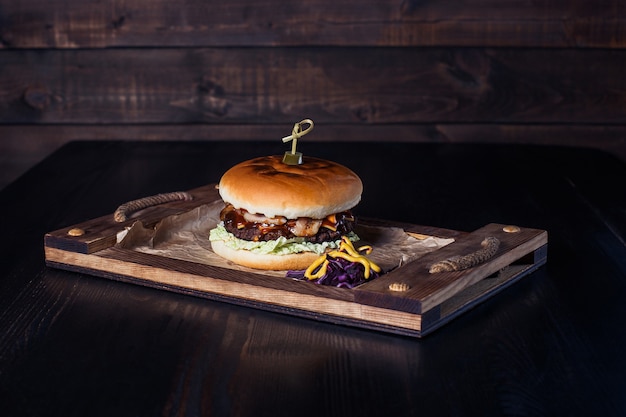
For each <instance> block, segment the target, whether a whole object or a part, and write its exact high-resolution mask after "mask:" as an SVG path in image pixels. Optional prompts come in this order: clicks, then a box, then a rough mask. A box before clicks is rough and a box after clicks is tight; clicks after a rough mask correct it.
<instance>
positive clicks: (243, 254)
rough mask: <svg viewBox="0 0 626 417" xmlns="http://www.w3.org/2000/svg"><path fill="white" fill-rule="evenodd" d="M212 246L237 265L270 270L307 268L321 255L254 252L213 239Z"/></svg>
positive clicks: (219, 253)
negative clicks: (230, 246)
mask: <svg viewBox="0 0 626 417" xmlns="http://www.w3.org/2000/svg"><path fill="white" fill-rule="evenodd" d="M211 247H212V248H213V252H215V253H216V254H217V255H219V256H221V257H222V258H225V259H228V260H229V261H231V262H233V263H235V264H237V265H242V266H246V267H248V268H254V269H264V270H270V271H283V270H302V269H306V268H308V267H309V265H311V264H312V263H313V262H314V261H315V260H316V259H317V258H319V257H320V255H319V254H317V253H315V252H300V253H290V254H287V255H273V254H261V253H254V252H250V251H248V250H238V249H232V248H229V247H228V246H226V245H225V244H224V242H223V241H221V240H214V241H211Z"/></svg>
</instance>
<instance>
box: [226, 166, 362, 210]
mask: <svg viewBox="0 0 626 417" xmlns="http://www.w3.org/2000/svg"><path fill="white" fill-rule="evenodd" d="M362 192H363V184H362V183H361V179H360V178H359V177H358V175H356V174H355V173H354V172H353V171H351V170H350V169H348V168H346V167H345V166H343V165H340V164H337V163H335V162H331V161H327V160H324V159H318V158H312V157H304V159H303V162H302V164H300V165H287V164H285V163H283V162H282V156H277V155H274V156H265V157H259V158H255V159H250V160H248V161H244V162H241V163H239V164H237V165H235V166H233V167H232V168H231V169H229V170H228V171H226V173H224V175H223V176H222V178H221V180H220V183H219V193H220V196H221V197H222V199H223V200H224V201H225V202H227V203H230V204H232V205H233V206H234V207H235V208H242V209H245V210H247V211H249V212H251V213H255V214H263V215H265V216H267V217H276V216H284V217H286V218H288V219H296V218H298V217H310V218H313V219H322V218H324V217H326V216H328V215H329V214H333V213H339V212H341V211H344V210H349V209H351V208H353V207H354V206H356V205H357V204H358V203H359V201H360V200H361V193H362Z"/></svg>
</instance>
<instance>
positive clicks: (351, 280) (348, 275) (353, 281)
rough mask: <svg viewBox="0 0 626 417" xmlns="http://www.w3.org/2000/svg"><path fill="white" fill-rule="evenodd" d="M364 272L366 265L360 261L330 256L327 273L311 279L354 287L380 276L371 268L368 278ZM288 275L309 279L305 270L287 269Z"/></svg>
mask: <svg viewBox="0 0 626 417" xmlns="http://www.w3.org/2000/svg"><path fill="white" fill-rule="evenodd" d="M364 273H365V267H364V266H363V265H362V264H360V263H358V262H350V261H348V260H346V259H343V258H333V257H330V256H329V257H328V268H327V270H326V274H324V275H323V276H322V277H320V278H317V279H314V280H311V282H313V283H315V284H319V285H330V286H334V287H339V288H354V287H356V286H358V285H361V284H363V283H364V282H365V281H371V280H372V279H374V278H377V277H378V276H379V274H378V273H377V272H376V271H374V270H370V276H369V278H368V279H367V280H366V279H365V276H364ZM286 276H287V278H294V279H299V280H304V281H308V279H307V278H306V277H305V276H304V270H301V271H300V270H298V271H287V274H286Z"/></svg>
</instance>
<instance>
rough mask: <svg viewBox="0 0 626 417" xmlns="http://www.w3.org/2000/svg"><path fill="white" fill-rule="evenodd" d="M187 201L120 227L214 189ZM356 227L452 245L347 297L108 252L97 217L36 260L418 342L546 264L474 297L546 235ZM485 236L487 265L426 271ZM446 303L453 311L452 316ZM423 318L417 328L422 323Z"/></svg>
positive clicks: (110, 228)
mask: <svg viewBox="0 0 626 417" xmlns="http://www.w3.org/2000/svg"><path fill="white" fill-rule="evenodd" d="M189 193H190V194H191V195H192V196H193V197H194V198H193V200H187V201H176V202H168V203H164V204H162V205H160V206H158V207H150V208H148V209H146V210H144V211H140V212H137V213H136V215H135V216H134V218H133V219H128V220H127V222H126V224H127V225H128V224H130V223H132V222H135V221H141V222H142V223H144V225H146V226H148V225H150V224H152V225H154V224H156V223H157V222H158V221H160V220H162V219H164V218H166V217H168V216H171V215H174V214H179V213H182V212H184V211H190V210H193V209H194V208H195V207H198V206H200V205H203V204H210V203H212V202H214V201H221V200H220V198H219V195H218V193H217V191H216V188H215V184H207V185H205V186H203V187H199V188H196V189H194V190H190V191H189ZM359 223H360V224H364V225H367V224H369V225H370V226H378V227H390V226H393V227H400V228H403V229H404V230H405V231H407V232H409V231H410V232H413V233H418V234H420V235H422V236H430V235H435V236H439V237H454V238H455V241H454V242H453V243H451V244H449V245H447V246H446V247H443V248H442V249H439V250H437V251H434V252H430V253H428V254H426V255H424V256H423V257H421V258H420V259H418V260H416V261H413V262H410V263H409V264H407V265H402V266H400V267H398V268H395V269H393V270H392V271H389V272H387V273H386V274H384V275H383V276H381V277H379V278H377V279H376V280H373V281H369V282H366V283H364V284H362V285H360V286H358V287H357V288H354V289H351V290H347V289H344V288H335V287H329V286H324V285H313V284H311V283H307V282H303V281H296V280H292V279H287V278H286V277H284V275H283V276H281V275H278V276H276V275H274V274H267V273H264V271H258V270H252V269H246V268H243V269H232V268H230V267H228V265H227V264H214V263H211V264H204V263H202V262H195V261H190V260H182V259H178V258H176V257H173V258H170V257H168V256H161V255H154V254H147V253H141V252H139V251H135V250H132V249H126V248H123V247H119V246H116V245H115V243H116V236H117V234H118V233H119V232H120V231H121V230H122V229H123V227H124V224H120V223H117V222H115V220H114V219H113V216H104V217H100V218H96V219H93V220H91V221H88V222H85V223H82V224H77V225H71V226H68V227H65V228H63V229H59V230H56V231H53V232H49V233H47V234H46V235H45V239H44V245H45V258H46V264H47V265H49V266H52V267H56V268H61V269H67V270H70V271H77V272H84V273H87V274H91V275H95V276H100V277H105V278H111V279H114V280H119V281H124V282H129V283H133V284H138V285H146V286H150V287H154V288H158V289H164V290H170V291H174V292H182V293H185V294H192V295H196V296H200V297H203V298H210V299H218V300H226V301H230V302H234V303H237V304H243V305H247V306H253V307H257V308H260V309H264V310H270V311H277V312H282V313H285V314H292V315H297V316H303V317H309V318H313V319H315V320H322V321H330V322H336V323H343V324H351V325H354V326H357V327H365V328H375V329H378V330H386V331H390V332H392V333H399V334H406V335H412V336H418V337H419V336H422V335H425V334H427V332H430V331H432V330H434V329H435V328H438V327H440V326H441V325H443V323H444V322H447V321H449V320H451V319H452V318H453V317H456V316H458V315H459V314H460V313H461V312H462V311H465V310H466V309H467V308H469V306H470V305H475V304H477V303H479V302H481V301H484V300H485V299H487V298H488V297H489V296H490V295H492V294H495V293H496V292H497V291H499V287H501V286H505V285H510V283H509V281H514V280H518V279H519V278H520V277H521V276H524V275H526V274H527V273H529V272H531V271H533V270H535V269H537V268H538V267H539V266H541V265H543V264H544V263H545V257H537V256H535V257H531V262H530V264H526V265H525V267H524V268H521V269H516V270H515V273H513V274H509V275H506V276H505V279H501V280H496V281H495V282H496V284H489V285H486V286H485V285H481V286H479V288H480V290H479V291H476V290H473V289H472V287H474V288H476V287H475V285H476V284H477V283H479V282H480V281H482V280H484V279H486V277H488V276H490V275H492V274H494V273H495V272H497V271H500V270H502V269H504V268H506V267H508V266H509V265H511V264H512V263H514V262H516V261H518V260H520V259H521V258H524V257H528V256H527V255H528V254H529V253H533V252H536V251H537V250H538V249H539V248H540V247H545V246H546V245H547V233H546V232H545V231H540V230H533V229H521V230H520V229H519V228H518V229H517V232H516V233H507V232H506V228H505V227H504V226H503V225H497V224H491V225H488V226H486V227H484V228H482V229H479V230H477V231H475V232H473V233H469V234H468V233H461V232H457V231H448V230H445V229H438V228H433V227H432V226H430V227H421V226H419V225H411V224H404V223H394V222H389V221H385V220H374V221H373V222H371V223H368V221H367V219H366V218H360V221H359ZM77 229H78V230H80V231H81V233H80V234H78V235H68V230H77ZM485 236H493V237H495V238H497V239H498V240H499V241H501V242H503V243H501V244H500V249H499V250H498V252H497V253H496V254H495V255H494V256H493V258H492V259H489V260H486V261H484V262H481V263H479V264H478V265H476V266H474V267H473V268H469V269H467V270H464V271H456V272H454V273H440V274H431V273H429V272H428V271H429V269H430V265H431V264H432V263H433V262H438V261H441V260H443V259H446V258H449V257H450V256H452V255H464V254H465V253H469V252H473V251H475V250H476V247H478V246H479V244H480V243H479V242H480V240H482V239H484V237H485ZM492 282H494V281H492ZM398 283H401V284H403V285H405V286H406V289H407V290H406V291H400V292H398V291H394V290H391V285H392V284H398ZM467 291H470V292H471V295H470V296H465V295H463V294H464V293H465V292H467ZM455 297H456V298H460V297H461V298H463V299H464V300H465V301H464V302H454V303H452V302H449V303H448V306H447V308H446V309H445V316H441V314H440V313H441V309H440V306H441V305H442V304H443V303H445V302H448V301H450V300H451V299H453V298H455ZM452 305H454V306H457V309H456V310H455V309H454V308H453V307H452ZM431 313H432V314H431ZM425 314H427V316H426V321H424V323H423V317H424V315H425Z"/></svg>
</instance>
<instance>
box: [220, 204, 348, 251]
mask: <svg viewBox="0 0 626 417" xmlns="http://www.w3.org/2000/svg"><path fill="white" fill-rule="evenodd" d="M220 220H221V221H222V222H223V225H224V228H225V229H226V230H227V231H228V232H230V233H232V234H233V235H234V236H235V237H237V238H239V239H242V240H247V241H253V242H262V241H271V240H276V239H278V238H280V237H283V238H286V239H291V238H296V237H297V238H302V240H303V241H305V242H311V243H322V242H329V241H336V240H340V239H341V236H343V235H347V234H349V233H350V232H352V231H353V229H354V223H355V219H354V216H353V215H352V213H351V212H350V211H349V210H348V211H343V212H341V213H336V214H331V215H329V216H327V217H325V218H324V219H311V218H308V217H300V218H297V219H287V218H285V217H282V216H277V217H272V218H268V217H266V216H263V215H261V214H254V213H249V212H248V211H246V210H244V209H236V208H235V207H233V205H232V204H227V205H226V207H224V209H223V210H222V211H221V213H220Z"/></svg>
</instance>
